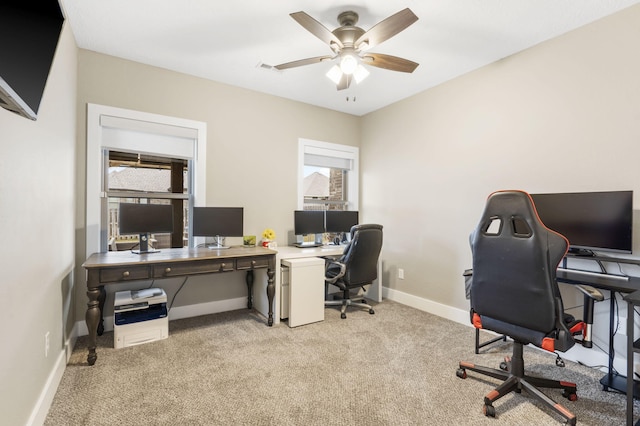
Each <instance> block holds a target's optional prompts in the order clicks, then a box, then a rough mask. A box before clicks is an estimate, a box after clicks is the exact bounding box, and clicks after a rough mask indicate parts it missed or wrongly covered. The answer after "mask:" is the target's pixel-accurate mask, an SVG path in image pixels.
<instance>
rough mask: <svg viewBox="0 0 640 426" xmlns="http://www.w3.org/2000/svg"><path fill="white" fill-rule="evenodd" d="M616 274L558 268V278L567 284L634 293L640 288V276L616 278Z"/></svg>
mask: <svg viewBox="0 0 640 426" xmlns="http://www.w3.org/2000/svg"><path fill="white" fill-rule="evenodd" d="M616 277H617V276H616V275H607V274H597V273H583V272H581V271H575V270H571V269H563V268H558V271H557V272H556V278H557V279H558V281H560V282H563V283H567V284H586V285H590V286H592V287H595V288H599V289H602V290H610V291H615V292H618V293H632V292H634V291H636V290H640V278H638V277H628V279H620V278H616Z"/></svg>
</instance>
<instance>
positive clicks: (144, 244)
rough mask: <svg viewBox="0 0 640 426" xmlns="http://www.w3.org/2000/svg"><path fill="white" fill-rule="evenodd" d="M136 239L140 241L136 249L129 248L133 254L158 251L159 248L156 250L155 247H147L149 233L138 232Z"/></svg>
mask: <svg viewBox="0 0 640 426" xmlns="http://www.w3.org/2000/svg"><path fill="white" fill-rule="evenodd" d="M138 241H140V243H139V244H138V247H140V248H139V249H138V250H131V252H132V253H135V254H147V253H158V252H160V250H156V249H153V248H152V249H149V234H147V233H145V234H140V235H139V236H138Z"/></svg>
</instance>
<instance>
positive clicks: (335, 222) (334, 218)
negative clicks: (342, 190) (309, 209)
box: [325, 210, 358, 244]
mask: <svg viewBox="0 0 640 426" xmlns="http://www.w3.org/2000/svg"><path fill="white" fill-rule="evenodd" d="M357 224H358V212H357V211H343V210H327V211H326V212H325V231H326V232H332V233H336V234H338V235H336V238H335V239H334V242H335V243H336V244H340V243H345V242H347V240H348V236H349V235H350V231H351V227H352V226H353V225H357Z"/></svg>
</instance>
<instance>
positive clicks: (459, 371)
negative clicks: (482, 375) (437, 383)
mask: <svg viewBox="0 0 640 426" xmlns="http://www.w3.org/2000/svg"><path fill="white" fill-rule="evenodd" d="M456 376H458V377H460V378H461V379H466V378H467V370H465V369H464V368H458V369H457V370H456Z"/></svg>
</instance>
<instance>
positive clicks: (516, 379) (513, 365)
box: [456, 342, 578, 425]
mask: <svg viewBox="0 0 640 426" xmlns="http://www.w3.org/2000/svg"><path fill="white" fill-rule="evenodd" d="M467 370H470V371H475V372H476V373H480V374H483V375H485V376H489V377H493V378H495V379H500V380H503V383H502V384H501V385H500V386H498V387H497V388H495V389H494V390H492V391H491V392H489V393H488V394H487V395H486V396H485V397H484V407H483V412H484V414H485V416H489V417H495V415H496V412H495V408H494V407H493V403H494V402H495V401H497V400H498V399H500V398H502V397H503V396H505V395H507V394H508V393H510V392H517V393H520V392H521V391H522V389H524V390H526V391H527V392H528V393H529V394H531V395H533V396H534V397H535V398H536V399H538V400H539V401H540V402H542V403H544V404H546V405H547V406H548V407H550V408H551V409H552V410H553V411H554V412H556V413H557V414H559V415H561V416H562V417H564V418H565V419H566V424H568V425H575V424H576V416H575V415H574V414H573V413H571V412H570V411H569V410H567V409H566V408H564V407H563V406H562V405H560V404H557V403H556V402H554V401H553V400H552V399H551V398H549V397H548V396H546V395H545V394H544V393H542V391H540V390H539V389H538V388H554V389H562V390H563V392H562V396H564V397H565V398H567V399H569V400H570V401H575V400H577V399H578V396H577V394H576V384H575V383H570V382H564V381H558V380H551V379H545V378H541V377H532V376H528V375H526V374H524V361H523V358H522V343H519V342H514V343H513V357H512V358H511V359H510V358H508V357H507V358H505V362H503V363H501V364H500V370H498V369H494V368H488V367H482V366H477V365H475V364H472V363H468V362H464V361H461V362H460V365H459V368H458V370H457V372H456V375H457V376H458V377H460V378H462V379H466V378H467Z"/></svg>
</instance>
